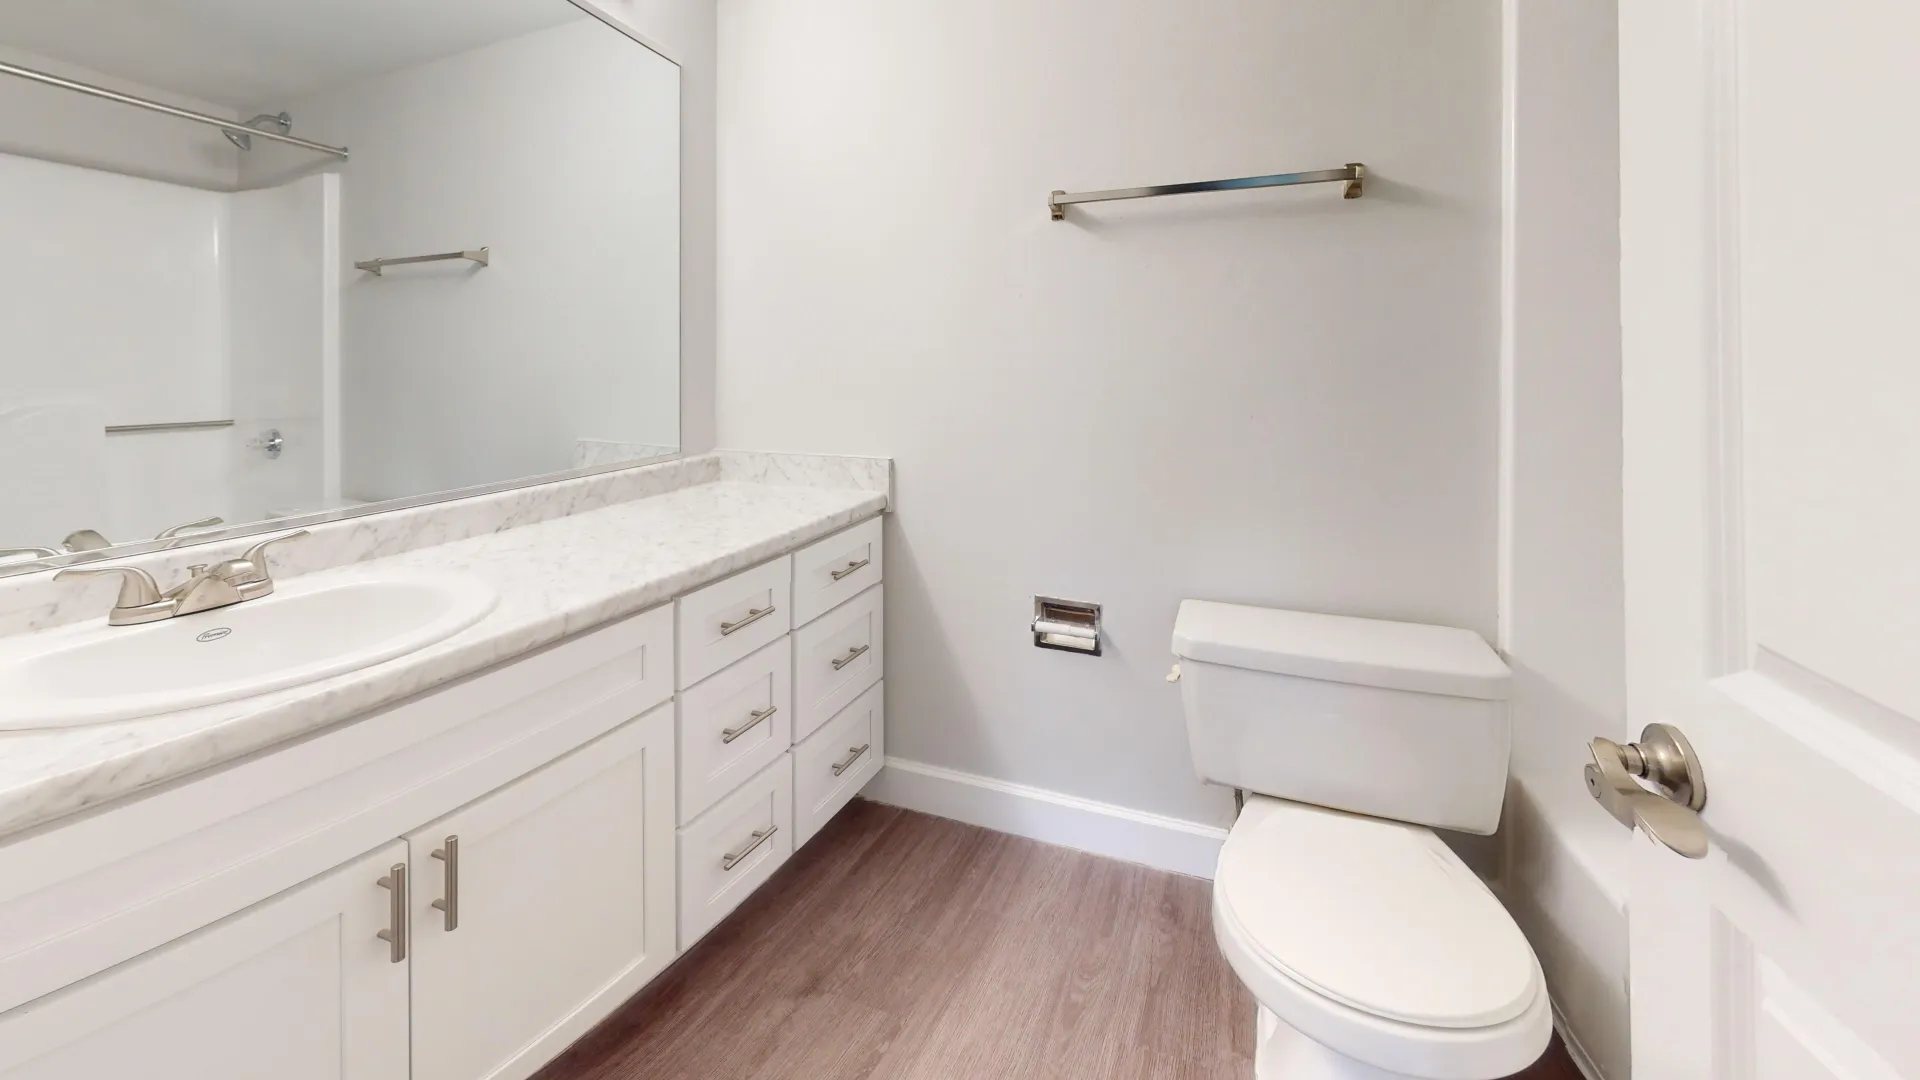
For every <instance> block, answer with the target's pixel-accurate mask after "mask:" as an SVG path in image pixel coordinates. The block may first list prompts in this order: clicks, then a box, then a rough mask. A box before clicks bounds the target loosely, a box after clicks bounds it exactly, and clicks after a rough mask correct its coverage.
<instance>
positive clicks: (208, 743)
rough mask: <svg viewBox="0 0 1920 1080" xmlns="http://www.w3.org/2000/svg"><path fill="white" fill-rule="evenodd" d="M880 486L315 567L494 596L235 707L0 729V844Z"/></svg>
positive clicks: (396, 696) (703, 579)
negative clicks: (442, 581)
mask: <svg viewBox="0 0 1920 1080" xmlns="http://www.w3.org/2000/svg"><path fill="white" fill-rule="evenodd" d="M886 506H887V495H886V492H885V491H884V490H861V489H855V488H843V487H807V486H781V485H779V484H777V483H772V482H762V481H761V480H759V479H758V477H756V478H755V479H753V480H728V479H721V480H718V481H715V482H711V483H703V484H697V485H696V486H691V487H684V488H680V489H678V490H674V491H669V492H666V493H663V494H658V495H653V496H651V497H646V498H641V499H638V500H636V501H633V502H625V503H619V504H616V505H613V506H607V507H604V508H601V509H595V510H590V511H587V512H583V513H576V514H573V515H572V516H567V517H559V518H554V519H552V520H547V521H542V522H539V523H537V524H529V525H523V526H520V527H518V528H509V529H506V530H505V531H501V532H494V533H491V534H488V535H484V536H475V537H472V538H470V539H463V540H457V541H454V542H451V543H446V544H441V545H438V546H433V547H425V548H420V549H417V550H412V551H407V552H405V553H402V554H397V555H391V556H388V557H384V558H375V559H371V560H368V561H363V562H355V563H351V564H349V565H345V566H339V567H335V568H331V569H324V570H318V571H316V572H314V573H312V574H311V575H303V576H302V577H301V579H300V580H302V581H309V580H311V581H313V582H315V583H318V582H320V581H322V580H325V579H328V578H332V577H336V576H337V577H339V578H340V579H342V580H347V579H350V578H352V577H354V576H356V575H361V574H365V573H368V572H382V573H389V572H395V571H405V570H409V569H433V570H437V571H455V572H461V573H466V574H470V575H472V576H473V577H476V578H479V579H480V580H482V581H485V582H486V583H488V584H490V585H492V586H493V587H494V588H495V589H496V590H498V592H499V594H500V601H499V604H498V605H497V606H496V607H495V608H494V610H493V611H492V612H491V613H490V614H489V615H487V617H486V618H484V619H482V620H481V621H480V622H479V623H477V624H475V625H474V626H472V627H470V628H468V629H467V630H465V631H462V632H461V633H459V634H456V635H455V636H453V637H451V638H449V639H447V640H446V641H443V642H440V643H439V644H437V645H433V646H430V647H429V648H426V649H423V650H421V651H419V652H416V653H413V654H411V655H409V656H406V657H402V658H401V659H398V660H392V661H388V662H387V663H384V664H379V665H376V666H374V667H371V668H367V669H364V670H362V671H358V672H353V673H350V674H347V675H340V676H336V677H334V678H331V679H326V680H323V681H321V682H316V683H309V684H307V685H305V686H301V687H295V688H293V689H289V690H282V691H278V692H276V693H272V694H267V695H263V696H260V697H254V698H248V699H245V700H242V701H235V702H228V703H225V704H221V705H210V706H207V707H205V708H199V709H192V710H188V711H184V712H177V713H170V714H167V715H165V716H157V717H148V718H146V719H141V720H130V721H124V722H119V723H111V724H99V725H94V726H90V727H77V728H62V729H57V730H48V731H17V732H0V837H5V836H9V835H12V834H14V833H17V832H20V831H23V830H26V829H29V828H33V827H34V826H37V825H41V824H43V823H45V822H48V821H52V820H54V819H56V818H60V817H63V816H65V815H68V814H72V813H75V812H77V811H80V810H85V809H87V808H89V807H93V806H97V805H100V804H102V803H106V802H110V801H112V800H115V799H120V798H124V797H125V796H127V795H130V794H132V793H134V792H138V791H141V790H144V789H146V788H149V787H152V786H154V785H157V784H161V783H165V782H167V781H170V780H176V779H178V778H180V777H183V776H188V775H190V774H192V773H195V772H198V771H200V770H203V769H207V768H210V767H212V766H215V765H219V764H222V763H224V762H228V761H232V760H234V759H236V758H239V757H242V756H244V755H246V754H250V753H253V752H255V751H258V750H262V749H265V748H267V747H271V746H274V745H276V744H278V743H281V742H285V741H287V740H289V739H293V738H296V737H299V736H301V735H305V734H308V733H310V732H313V731H317V730H319V729H321V728H325V727H328V726H330V725H333V724H337V723H340V722H342V721H345V720H350V719H352V718H354V717H356V716H359V715H362V714H364V713H367V712H370V711H372V710H375V709H378V708H380V707H382V706H385V705H390V704H392V703H394V702H397V701H400V700H401V699H403V698H407V697H410V696H412V695H414V694H418V693H420V692H422V691H424V690H428V689H431V688H432V687H435V686H438V685H440V684H442V683H446V682H449V681H451V680H453V679H457V678H460V677H462V676H465V675H470V674H472V673H474V672H476V671H480V670H482V669H484V668H487V667H490V666H492V665H494V664H498V663H500V662H502V661H505V660H509V659H511V658H513V657H515V656H518V655H520V654H522V653H526V652H528V651H530V650H533V649H536V648H539V647H540V646H543V645H547V644H549V643H551V642H554V641H558V640H560V639H561V638H564V637H567V636H569V635H571V634H575V633H578V632H580V631H582V630H588V629H591V628H593V627H596V626H599V625H602V624H604V623H607V622H610V621H612V620H614V619H618V618H620V617H622V616H625V615H631V614H634V613H636V612H640V611H644V610H646V609H647V608H651V607H655V606H657V605H659V604H663V603H665V602H667V601H668V600H671V599H672V598H673V597H675V596H678V595H681V594H684V593H686V592H688V591H690V590H692V589H694V588H697V587H699V586H700V585H702V584H705V583H707V582H710V581H715V580H717V579H719V578H722V577H725V576H727V575H728V574H731V573H734V572H735V571H738V570H743V569H745V568H747V567H749V566H752V565H754V564H755V563H759V562H762V561H764V560H766V559H768V558H771V557H773V556H775V555H778V554H780V553H781V552H783V551H787V550H790V549H791V548H794V547H796V546H799V545H801V544H804V543H806V542H808V541H810V540H813V539H816V538H818V537H821V536H825V535H827V534H828V533H832V532H834V531H837V530H839V529H841V528H843V527H845V526H847V525H851V524H853V523H854V522H857V521H860V520H862V519H864V518H867V517H871V516H872V515H874V514H877V513H880V512H881V511H882V510H884V509H886Z"/></svg>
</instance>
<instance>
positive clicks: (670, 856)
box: [407, 704, 674, 1080]
mask: <svg viewBox="0 0 1920 1080" xmlns="http://www.w3.org/2000/svg"><path fill="white" fill-rule="evenodd" d="M673 715H674V714H673V706H672V705H671V704H668V705H663V706H661V707H660V708H658V709H655V710H654V711H652V712H650V713H648V714H647V715H646V716H644V717H641V718H640V719H639V720H636V721H633V722H632V723H629V724H627V725H626V726H624V727H621V728H618V729H616V730H614V731H612V732H609V733H608V734H606V735H604V736H601V737H600V738H599V739H597V740H595V741H594V742H591V743H588V744H587V745H586V746H583V747H581V748H580V749H578V750H576V751H574V752H573V753H571V754H569V755H567V756H566V757H563V758H561V759H560V760H558V761H555V762H553V763H552V764H550V765H547V766H545V767H544V768H542V769H540V770H539V771H538V772H535V773H533V774H531V775H529V776H527V777H525V778H523V779H521V780H518V781H516V782H514V783H513V784H511V785H509V786H507V787H504V788H502V789H500V790H499V791H496V792H494V793H493V794H491V795H488V796H486V797H485V798H482V799H480V800H479V801H477V802H474V803H472V804H470V805H468V806H467V807H465V808H464V809H461V810H457V811H455V812H454V813H452V814H450V815H448V816H447V817H445V818H442V819H441V820H440V821H438V822H436V823H434V824H432V825H429V826H427V827H426V828H424V829H421V830H419V831H417V832H415V833H413V834H411V835H409V836H408V837H407V844H408V847H409V849H410V851H411V854H412V865H413V882H414V888H413V894H414V895H413V1080H480V1078H482V1077H486V1078H489V1080H519V1078H521V1077H525V1076H527V1075H529V1074H531V1073H532V1072H533V1071H534V1070H535V1069H537V1068H539V1067H540V1066H541V1065H543V1064H545V1063H546V1061H547V1060H548V1059H549V1058H551V1057H553V1056H554V1055H555V1054H557V1053H559V1052H560V1051H561V1050H562V1049H564V1048H565V1047H566V1045H567V1044H568V1043H570V1042H572V1041H573V1040H574V1039H576V1038H578V1037H579V1036H580V1035H581V1034H583V1033H585V1032H586V1030H587V1029H588V1028H589V1027H591V1026H593V1024H595V1023H596V1022H598V1021H599V1020H601V1019H602V1018H604V1017H605V1016H606V1015H607V1013H609V1012H611V1011H612V1010H613V1008H614V1007H615V1006H617V1005H619V1004H620V1003H621V1002H622V1001H624V1000H626V998H628V997H629V996H631V995H632V994H633V992H634V991H635V990H637V989H639V988H640V987H641V986H643V985H645V983H646V982H647V980H648V979H651V978H652V977H653V976H654V975H655V974H657V973H658V972H659V971H660V970H661V969H663V968H665V967H666V965H667V964H668V963H669V962H671V961H672V959H673V956H674V799H673Z"/></svg>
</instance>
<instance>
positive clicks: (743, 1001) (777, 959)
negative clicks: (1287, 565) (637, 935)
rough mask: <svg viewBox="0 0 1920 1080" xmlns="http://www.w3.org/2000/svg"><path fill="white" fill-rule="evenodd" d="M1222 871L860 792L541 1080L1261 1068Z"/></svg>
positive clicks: (1235, 1075) (1244, 1078)
mask: <svg viewBox="0 0 1920 1080" xmlns="http://www.w3.org/2000/svg"><path fill="white" fill-rule="evenodd" d="M1209 888H1210V886H1209V884H1208V883H1207V882H1204V881H1198V880H1195V879H1193V878H1186V877H1180V876H1178V875H1174V874H1167V873H1162V872H1159V871H1156V870H1148V869H1146V868H1143V867H1138V866H1133V865H1131V864H1128V863H1121V862H1115V861H1112V860H1110V859H1103V858H1099V857H1097V856H1093V855H1086V854H1082V853H1080V852H1076V851H1070V850H1068V849H1065V848H1056V847H1050V846H1047V845H1045V844H1039V843H1035V842H1033V841H1031V840H1023V839H1019V838H1016V837H1012V836H1006V835H1003V834H1000V833H995V832H989V831H987V830H985V829H979V828H974V827H973V826H969V825H961V824H958V823H955V822H951V821H944V820H941V819H939V818H932V817H927V816H925V815H922V814H915V813H911V812H908V811H904V810H898V809H895V808H892V807H886V806H880V805H877V804H874V803H869V802H865V801H861V800H856V801H855V802H854V803H853V805H851V806H849V807H848V808H847V809H846V810H845V811H844V812H843V813H842V814H841V815H840V816H839V817H838V818H837V819H836V820H835V821H834V822H833V823H832V824H830V825H828V826H827V828H826V830H825V831H823V832H822V833H821V834H820V836H818V837H817V838H815V839H814V840H813V842H812V843H810V844H808V845H807V846H806V847H805V848H803V849H801V850H800V851H799V852H797V853H795V855H794V857H793V858H792V859H791V860H790V861H789V862H788V863H787V865H786V866H785V867H783V868H782V869H781V871H780V873H779V874H778V876H776V877H775V878H774V879H773V880H772V881H771V882H770V883H769V884H768V885H767V886H766V887H764V888H762V889H761V890H760V891H759V893H758V894H757V895H756V896H754V897H753V898H752V899H750V900H748V901H747V903H746V904H745V905H744V906H742V907H741V909H740V910H739V911H737V912H735V913H734V914H733V915H732V916H731V917H730V918H728V919H727V920H726V921H725V922H724V923H722V924H721V925H720V926H719V927H717V928H716V929H715V930H714V931H713V932H712V933H711V934H709V935H707V937H706V939H705V940H703V941H702V942H700V944H699V945H697V946H695V947H694V948H693V949H692V950H691V951H689V952H688V953H687V955H685V956H683V957H681V958H680V960H679V961H678V962H677V963H675V964H674V966H673V967H672V968H671V969H669V970H668V971H667V973H666V974H664V975H662V976H661V977H660V978H659V979H658V980H656V981H655V982H654V984H653V985H652V986H650V987H649V988H648V989H647V990H646V991H644V992H643V993H642V994H641V995H640V996H638V997H636V998H635V999H634V1000H632V1001H630V1002H628V1003H627V1004H626V1005H625V1006H623V1007H622V1008H621V1009H620V1011H618V1012H616V1013H615V1014H614V1015H613V1016H611V1017H609V1018H608V1019H607V1021H606V1022H605V1023H603V1024H601V1025H600V1027H598V1028H596V1029H595V1030H594V1031H592V1032H591V1033H589V1034H588V1035H587V1036H586V1037H585V1038H584V1039H582V1040H581V1041H580V1042H579V1043H578V1044H576V1045H575V1046H573V1047H572V1048H571V1049H569V1050H568V1051H567V1052H566V1053H565V1054H563V1055H562V1056H561V1057H560V1058H558V1059H557V1060H555V1061H554V1062H553V1063H552V1064H550V1065H549V1066H547V1068H546V1069H545V1070H543V1071H542V1072H541V1073H540V1074H539V1075H538V1076H537V1077H536V1080H694V1078H699V1080H788V1078H792V1080H880V1078H886V1080H1001V1078H1005V1080H1027V1078H1035V1080H1038V1078H1054V1077H1059V1078H1065V1077H1073V1078H1079V1080H1163V1078H1164V1080H1216V1078H1217V1080H1249V1078H1250V1077H1252V1075H1253V1067H1252V1056H1251V1055H1252V1053H1253V1038H1254V1033H1253V1003H1252V1000H1251V999H1250V998H1249V997H1248V996H1247V994H1246V991H1245V990H1244V989H1242V988H1241V986H1240V984H1239V982H1238V981H1237V980H1236V979H1235V978H1234V976H1233V973H1232V972H1231V971H1230V970H1228V968H1227V965H1226V962H1225V961H1224V960H1222V959H1221V958H1220V955H1219V953H1218V951H1217V950H1216V948H1215V947H1214V942H1213V931H1212V927H1211V923H1210V918H1211V916H1210V914H1209V910H1208V903H1209ZM1523 1075H1524V1076H1525V1077H1526V1078H1527V1080H1579V1074H1578V1073H1577V1072H1576V1071H1575V1070H1574V1068H1573V1066H1572V1064H1571V1063H1569V1062H1568V1061H1567V1060H1566V1057H1565V1055H1564V1053H1563V1052H1562V1051H1561V1050H1560V1048H1559V1046H1558V1045H1556V1046H1555V1047H1554V1049H1553V1051H1552V1052H1551V1053H1549V1055H1548V1056H1547V1058H1545V1059H1544V1060H1543V1061H1542V1062H1541V1063H1540V1064H1538V1065H1536V1066H1534V1068H1533V1069H1531V1070H1529V1071H1528V1072H1527V1073H1525V1074H1523Z"/></svg>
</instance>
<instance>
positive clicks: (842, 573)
mask: <svg viewBox="0 0 1920 1080" xmlns="http://www.w3.org/2000/svg"><path fill="white" fill-rule="evenodd" d="M871 562H873V560H872V559H861V560H860V561H859V562H850V563H848V564H847V568H846V569H845V570H829V571H827V576H828V577H830V578H832V579H833V580H835V581H839V580H840V579H841V578H843V577H846V576H847V575H848V574H851V573H854V572H856V571H858V570H860V569H861V568H863V567H865V566H866V565H867V564H869V563H871Z"/></svg>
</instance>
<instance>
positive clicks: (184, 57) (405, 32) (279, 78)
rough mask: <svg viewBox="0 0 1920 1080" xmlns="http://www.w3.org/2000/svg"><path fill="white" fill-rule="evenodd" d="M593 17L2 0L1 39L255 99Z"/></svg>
mask: <svg viewBox="0 0 1920 1080" xmlns="http://www.w3.org/2000/svg"><path fill="white" fill-rule="evenodd" d="M585 18H590V16H588V15H587V14H586V13H585V12H583V11H581V10H580V9H579V8H577V7H574V6H573V5H572V4H571V3H569V2H568V0H0V44H4V45H11V46H13V47H15V48H19V49H23V50H26V51H27V52H31V53H38V54H39V55H41V56H46V57H50V58H53V59H58V60H64V61H67V62H68V63H71V64H78V65H80V66H82V67H86V68H91V69H92V70H94V71H98V72H101V73H102V74H107V75H115V76H118V77H120V78H123V79H130V80H132V81H134V82H138V83H143V84H145V85H147V86H151V87H153V88H155V89H157V90H167V91H172V92H174V93H177V94H183V95H186V96H188V97H192V98H195V99H197V100H199V101H203V102H207V103H209V104H214V105H222V106H227V107H229V108H233V109H241V110H246V109H256V108H258V109H268V108H277V107H278V105H277V103H278V102H283V101H288V100H291V99H293V98H297V97H300V96H303V95H306V94H310V93H313V92H315V91H319V90H327V89H331V88H333V87H336V86H340V85H343V84H345V83H348V82H351V81H353V80H355V79H359V78H365V77H367V76H370V75H379V74H383V73H386V72H389V71H396V70H399V69H401V68H405V67H410V66H412V65H414V64H417V63H421V62H423V61H427V60H434V59H438V58H440V57H444V56H452V55H454V54H456V53H462V52H466V51H467V50H469V49H475V48H479V47H480V46H482V45H487V44H491V43H493V42H495V41H503V40H505V39H507V38H511V37H517V36H519V35H521V34H526V33H530V32H532V31H535V30H543V29H546V28H547V27H551V26H558V25H560V24H561V23H566V22H573V21H576V20H579V19H585Z"/></svg>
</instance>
